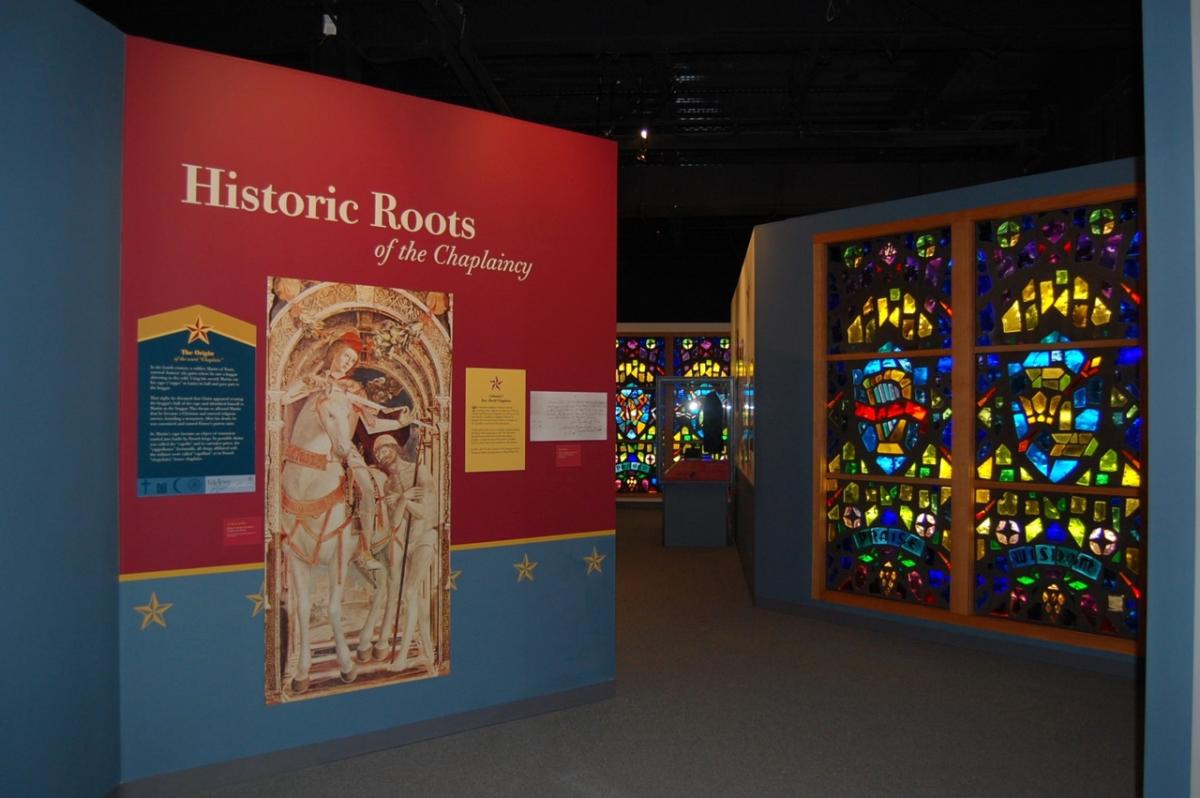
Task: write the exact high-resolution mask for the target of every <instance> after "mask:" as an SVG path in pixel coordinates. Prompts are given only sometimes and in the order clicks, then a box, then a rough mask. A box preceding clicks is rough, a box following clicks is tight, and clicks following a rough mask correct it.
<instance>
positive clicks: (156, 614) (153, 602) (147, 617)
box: [133, 593, 175, 631]
mask: <svg viewBox="0 0 1200 798" xmlns="http://www.w3.org/2000/svg"><path fill="white" fill-rule="evenodd" d="M174 606H175V605H174V604H159V603H158V594H157V593H151V594H150V603H149V604H143V605H141V606H140V607H134V608H133V609H134V610H135V611H136V612H140V613H141V614H142V626H141V631H145V630H146V627H147V626H149V625H150V624H151V623H156V624H158V625H159V626H161V627H162V628H164V629H166V628H167V620H166V618H164V617H163V615H164V614H165V613H166V611H167V610H169V609H171V608H172V607H174Z"/></svg>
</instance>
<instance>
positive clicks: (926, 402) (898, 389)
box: [826, 357, 951, 479]
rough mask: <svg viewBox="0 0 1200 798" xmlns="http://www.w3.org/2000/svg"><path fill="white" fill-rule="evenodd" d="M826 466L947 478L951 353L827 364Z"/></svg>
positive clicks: (833, 469) (848, 470)
mask: <svg viewBox="0 0 1200 798" xmlns="http://www.w3.org/2000/svg"><path fill="white" fill-rule="evenodd" d="M828 377H829V387H828V395H829V399H828V401H827V405H828V408H829V429H828V433H827V434H826V446H827V450H828V452H827V454H828V457H827V462H828V463H829V471H830V472H833V473H841V474H886V475H888V476H905V477H921V478H941V479H949V478H950V476H951V464H950V446H951V441H950V437H951V425H950V358H948V357H940V358H907V357H884V358H873V359H871V360H853V361H846V360H838V361H834V362H832V363H829V365H828Z"/></svg>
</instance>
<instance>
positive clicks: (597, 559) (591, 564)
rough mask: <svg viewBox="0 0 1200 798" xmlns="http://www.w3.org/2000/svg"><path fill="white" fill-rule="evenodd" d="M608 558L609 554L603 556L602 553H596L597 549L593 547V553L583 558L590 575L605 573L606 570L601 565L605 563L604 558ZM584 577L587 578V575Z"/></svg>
mask: <svg viewBox="0 0 1200 798" xmlns="http://www.w3.org/2000/svg"><path fill="white" fill-rule="evenodd" d="M607 556H608V555H607V554H601V553H600V552H598V551H596V547H595V546H592V553H591V554H589V555H588V556H586V557H584V558H583V561H584V562H586V563H587V572H588V573H589V574H590V573H597V574H602V573H604V569H602V568H601V567H600V563H602V562H604V558H605V557H607ZM584 575H585V576H586V575H587V574H584Z"/></svg>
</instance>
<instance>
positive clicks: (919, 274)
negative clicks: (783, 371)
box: [826, 228, 952, 353]
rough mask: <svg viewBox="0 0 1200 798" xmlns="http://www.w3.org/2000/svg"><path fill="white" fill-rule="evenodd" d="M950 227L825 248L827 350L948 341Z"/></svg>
mask: <svg viewBox="0 0 1200 798" xmlns="http://www.w3.org/2000/svg"><path fill="white" fill-rule="evenodd" d="M951 265H952V264H951V260H950V229H949V228H941V229H934V230H927V231H924V232H912V233H904V234H900V235H893V236H884V237H880V238H872V239H868V240H865V241H851V242H844V243H840V244H835V245H832V246H830V247H829V248H828V259H827V274H828V296H827V297H826V299H827V303H828V304H827V318H828V335H829V351H830V352H832V353H846V352H879V351H889V350H912V349H944V348H948V347H949V346H950V326H951V312H950V269H951Z"/></svg>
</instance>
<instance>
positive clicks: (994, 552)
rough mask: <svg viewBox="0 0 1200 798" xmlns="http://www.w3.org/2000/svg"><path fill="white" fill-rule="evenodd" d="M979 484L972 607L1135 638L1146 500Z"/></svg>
mask: <svg viewBox="0 0 1200 798" xmlns="http://www.w3.org/2000/svg"><path fill="white" fill-rule="evenodd" d="M1013 488H1014V489H1013V490H1004V489H989V488H977V489H976V491H975V519H976V524H975V559H976V566H975V572H976V579H975V585H976V587H975V610H976V612H979V613H983V614H987V615H995V616H999V617H1004V618H1014V619H1018V620H1024V621H1034V622H1037V623H1046V624H1053V625H1055V626H1063V627H1067V628H1070V629H1078V630H1080V631H1085V632H1101V633H1106V634H1115V635H1122V636H1126V637H1135V636H1136V635H1137V633H1138V627H1139V621H1138V618H1139V615H1140V610H1141V606H1142V587H1141V572H1142V550H1143V546H1144V539H1145V534H1144V527H1143V524H1142V512H1141V509H1142V502H1141V499H1140V498H1138V497H1135V496H1103V495H1095V494H1075V493H1057V492H1056V493H1045V492H1040V491H1036V490H1025V489H1024V486H1017V485H1014V486H1013Z"/></svg>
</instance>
